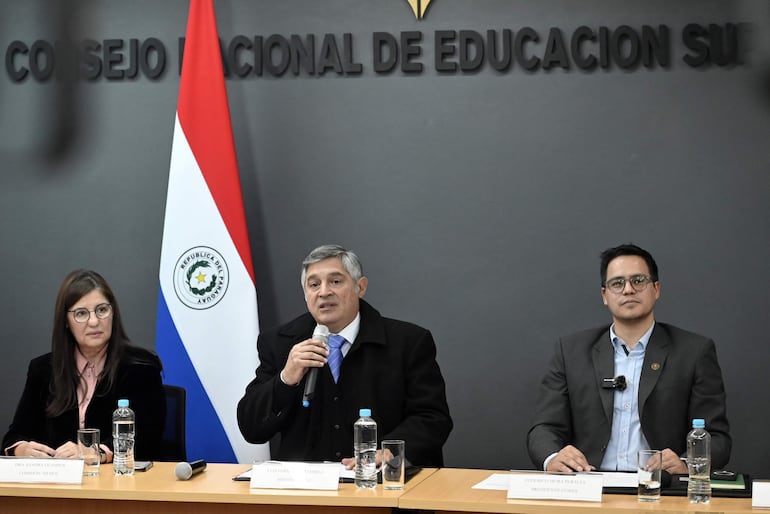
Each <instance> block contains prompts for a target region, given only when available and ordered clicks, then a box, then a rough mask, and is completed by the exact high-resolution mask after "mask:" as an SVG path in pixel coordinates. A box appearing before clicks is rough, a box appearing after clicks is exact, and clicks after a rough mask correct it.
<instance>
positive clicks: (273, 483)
mask: <svg viewBox="0 0 770 514" xmlns="http://www.w3.org/2000/svg"><path fill="white" fill-rule="evenodd" d="M339 481H340V464H339V463H336V462H335V463H324V464H322V463H308V462H283V461H266V462H261V463H259V464H254V467H253V468H252V469H251V486H250V487H252V488H255V489H258V488H264V489H314V490H320V491H336V490H337V489H338V488H339Z"/></svg>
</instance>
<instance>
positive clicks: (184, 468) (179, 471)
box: [174, 459, 206, 480]
mask: <svg viewBox="0 0 770 514" xmlns="http://www.w3.org/2000/svg"><path fill="white" fill-rule="evenodd" d="M205 470H206V461H205V460H203V459H198V460H194V461H192V462H180V463H179V464H177V465H176V467H175V468H174V475H176V477H177V479H179V480H190V479H191V478H192V477H193V476H194V475H197V474H198V473H200V472H201V471H205Z"/></svg>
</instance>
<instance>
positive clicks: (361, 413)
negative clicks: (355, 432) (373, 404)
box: [358, 409, 372, 418]
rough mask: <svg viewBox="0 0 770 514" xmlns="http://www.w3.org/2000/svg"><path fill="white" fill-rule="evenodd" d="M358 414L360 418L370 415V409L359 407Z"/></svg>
mask: <svg viewBox="0 0 770 514" xmlns="http://www.w3.org/2000/svg"><path fill="white" fill-rule="evenodd" d="M358 415H359V416H361V417H362V418H363V417H364V416H366V417H369V416H371V415H372V409H361V410H359V411H358Z"/></svg>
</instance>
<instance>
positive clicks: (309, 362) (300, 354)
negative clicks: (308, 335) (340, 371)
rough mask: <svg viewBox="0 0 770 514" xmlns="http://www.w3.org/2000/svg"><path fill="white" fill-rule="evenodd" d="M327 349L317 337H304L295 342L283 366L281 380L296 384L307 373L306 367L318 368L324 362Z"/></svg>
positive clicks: (327, 352)
mask: <svg viewBox="0 0 770 514" xmlns="http://www.w3.org/2000/svg"><path fill="white" fill-rule="evenodd" d="M328 356H329V350H328V349H327V348H326V345H324V344H323V342H321V341H318V340H317V339H305V340H304V341H302V342H301V343H297V344H295V345H294V346H293V347H292V349H291V351H290V352H289V357H288V358H287V359H286V365H285V366H284V368H283V372H282V373H283V380H284V381H285V382H286V383H287V384H289V385H296V384H299V382H300V381H301V380H302V377H304V376H305V373H307V370H308V368H320V367H322V366H323V365H324V364H326V359H327V357H328Z"/></svg>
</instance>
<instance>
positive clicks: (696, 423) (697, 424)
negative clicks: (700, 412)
mask: <svg viewBox="0 0 770 514" xmlns="http://www.w3.org/2000/svg"><path fill="white" fill-rule="evenodd" d="M692 427H693V428H706V420H704V419H701V418H695V419H693V420H692Z"/></svg>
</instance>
